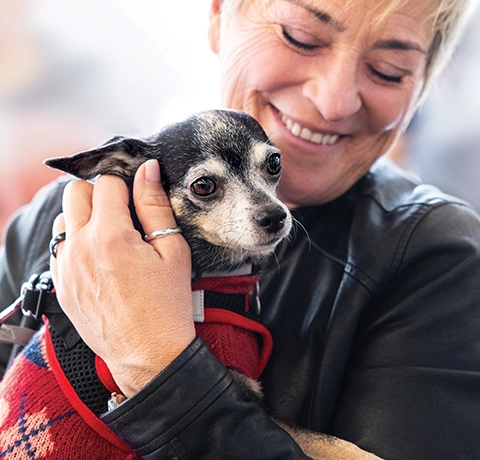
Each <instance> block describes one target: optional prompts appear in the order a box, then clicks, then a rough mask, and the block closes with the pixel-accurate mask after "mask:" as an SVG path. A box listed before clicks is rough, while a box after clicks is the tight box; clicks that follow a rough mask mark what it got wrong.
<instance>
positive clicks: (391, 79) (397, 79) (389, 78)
mask: <svg viewBox="0 0 480 460" xmlns="http://www.w3.org/2000/svg"><path fill="white" fill-rule="evenodd" d="M369 68H370V72H372V74H373V75H374V76H375V77H378V78H380V79H381V80H383V81H386V82H388V83H402V80H403V75H389V74H386V73H383V72H380V71H378V70H377V69H375V67H373V66H369Z"/></svg>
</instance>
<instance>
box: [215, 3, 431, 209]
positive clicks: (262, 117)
mask: <svg viewBox="0 0 480 460" xmlns="http://www.w3.org/2000/svg"><path fill="white" fill-rule="evenodd" d="M433 1H434V0H427V1H423V0H422V1H421V2H419V1H418V0H411V1H410V2H409V3H408V4H407V5H406V6H405V7H402V8H401V9H399V10H396V11H395V12H394V13H392V14H390V15H388V17H387V18H386V19H385V20H383V21H382V22H379V21H375V19H376V18H377V19H378V13H375V12H372V10H371V8H368V5H367V6H363V7H360V6H349V7H348V9H346V8H345V4H346V2H347V0H273V1H269V2H265V1H261V0H253V1H251V2H250V6H249V7H248V8H247V10H246V11H245V12H244V13H234V14H233V15H232V16H231V17H228V19H227V18H225V17H222V16H220V14H219V12H218V7H219V5H218V4H219V3H221V1H220V0H213V5H212V12H211V22H210V41H211V46H212V49H213V50H214V51H215V52H217V53H218V55H219V58H220V63H221V68H222V100H223V103H224V105H225V106H226V107H229V108H234V109H239V110H244V111H246V112H248V113H250V114H251V115H252V116H254V117H255V118H256V119H257V120H258V121H259V122H260V124H261V125H262V126H263V128H264V129H265V131H266V132H267V134H268V135H269V136H270V138H271V140H272V141H273V142H274V143H275V145H276V146H277V147H279V148H280V150H281V151H282V161H283V165H284V169H283V176H282V180H281V182H280V185H279V189H278V192H279V196H280V197H281V198H282V200H283V201H284V202H285V203H286V204H287V205H289V206H290V207H299V206H305V205H313V204H321V203H325V202H327V201H330V200H332V199H334V198H336V197H338V196H340V195H341V194H342V193H344V192H345V191H346V190H348V189H349V188H350V187H351V186H352V185H353V184H354V183H355V182H356V181H357V180H358V179H359V178H360V177H361V176H362V175H363V174H365V173H366V172H367V171H368V169H369V168H370V166H371V165H372V164H373V163H374V161H375V160H376V159H377V158H378V157H380V156H381V155H382V154H384V153H385V152H386V151H387V150H388V149H389V147H390V146H391V145H392V144H393V142H394V141H395V139H396V138H397V137H398V134H399V133H400V132H401V131H402V130H403V129H404V127H405V124H406V122H407V121H408V120H409V119H410V118H411V116H412V114H413V111H414V109H415V106H416V103H417V101H418V98H419V95H420V93H421V90H422V85H423V80H424V74H425V67H426V62H427V50H428V48H429V46H430V42H431V22H430V21H425V18H426V17H427V16H428V14H429V13H430V12H431V9H432V7H433ZM378 3H379V2H378V1H376V0H372V1H371V5H375V4H377V5H378ZM419 3H420V5H419Z"/></svg>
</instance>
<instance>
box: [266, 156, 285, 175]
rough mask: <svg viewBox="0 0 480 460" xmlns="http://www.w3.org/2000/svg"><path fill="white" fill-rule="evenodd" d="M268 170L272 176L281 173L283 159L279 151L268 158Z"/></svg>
mask: <svg viewBox="0 0 480 460" xmlns="http://www.w3.org/2000/svg"><path fill="white" fill-rule="evenodd" d="M267 171H268V173H269V174H271V175H272V176H276V175H277V174H280V172H281V171H282V161H281V159H280V154H279V153H274V154H272V155H270V156H269V157H268V159H267Z"/></svg>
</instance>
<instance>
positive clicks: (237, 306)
mask: <svg viewBox="0 0 480 460" xmlns="http://www.w3.org/2000/svg"><path fill="white" fill-rule="evenodd" d="M204 295H205V300H204V303H205V307H206V308H221V309H223V310H230V311H233V312H235V313H238V314H239V315H242V316H245V317H247V318H249V319H253V320H255V321H258V316H257V315H256V314H255V313H254V312H252V311H251V310H250V311H248V312H246V311H245V294H224V293H222V292H215V291H205V293H204Z"/></svg>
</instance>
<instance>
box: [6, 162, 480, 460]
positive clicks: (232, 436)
mask: <svg viewBox="0 0 480 460" xmlns="http://www.w3.org/2000/svg"><path fill="white" fill-rule="evenodd" d="M62 189H63V184H62V183H59V184H57V185H54V186H51V187H50V188H48V189H46V190H44V191H42V192H41V193H40V194H39V195H38V197H37V198H36V199H35V201H34V202H33V204H32V205H30V206H29V207H27V208H25V210H24V211H23V212H22V213H21V214H20V215H19V216H18V217H17V218H16V219H15V220H14V221H13V223H12V224H11V226H10V229H9V230H8V232H7V234H6V250H5V251H4V252H3V255H2V258H1V261H0V263H1V266H0V289H1V291H0V299H1V302H2V306H5V305H7V304H9V302H10V301H11V300H12V299H13V298H14V297H15V296H16V295H17V292H18V290H19V286H20V284H21V283H22V282H23V281H24V280H26V279H27V278H28V277H29V275H30V274H31V273H32V272H39V271H42V270H43V269H45V268H46V267H47V260H48V253H47V245H48V240H49V239H50V231H51V230H50V229H51V225H52V220H53V218H54V217H55V216H56V215H57V213H58V212H59V211H60V207H61V203H60V200H61V192H62ZM295 216H296V218H297V219H298V221H299V222H300V223H301V224H302V225H297V226H296V230H295V235H294V236H293V238H292V239H291V240H290V241H287V242H285V244H283V245H282V246H281V247H280V248H279V250H278V251H277V257H276V259H275V260H272V263H271V264H270V266H269V267H268V268H267V269H266V271H265V273H264V276H263V281H262V292H261V297H262V306H263V310H262V320H263V322H264V324H265V325H266V326H267V327H268V328H269V329H270V331H271V333H272V335H273V339H274V351H273V355H272V358H271V360H270V362H269V365H268V367H267V369H266V370H265V372H264V374H263V376H262V382H263V386H264V390H265V394H266V399H265V402H266V406H267V408H268V410H269V411H271V412H272V413H274V414H276V415H277V416H279V417H280V418H282V419H284V420H286V421H288V422H290V423H293V424H297V425H300V426H302V427H308V428H310V429H312V430H316V431H321V432H326V433H331V434H334V435H336V436H338V437H340V438H343V439H347V440H350V441H353V442H354V443H356V444H358V445H360V446H361V447H363V448H365V449H367V450H370V451H373V452H374V453H376V454H377V455H379V456H382V457H385V458H389V459H409V460H411V459H428V460H440V459H445V460H452V459H463V460H465V459H479V458H480V218H479V216H478V215H477V214H476V213H475V212H474V211H473V210H472V209H471V208H470V207H469V206H468V205H467V204H465V203H464V202H462V201H460V200H457V199H454V198H452V197H449V196H446V195H443V194H442V193H440V192H439V191H438V190H437V189H435V188H433V187H430V186H427V185H419V184H416V183H414V182H412V181H411V180H410V179H408V178H406V177H405V176H403V175H402V174H401V173H400V172H399V171H398V170H397V169H396V168H395V167H394V166H393V165H391V164H390V163H389V162H387V161H384V160H381V161H380V162H378V163H377V165H376V166H375V167H374V168H373V169H372V171H371V172H370V173H368V174H367V175H366V176H365V177H363V178H362V179H361V180H360V181H359V182H358V183H357V184H356V185H355V186H354V187H353V188H352V189H351V190H350V191H348V192H347V193H346V194H345V195H344V196H342V197H340V198H338V199H337V200H335V201H333V202H331V203H328V204H326V205H323V206H319V207H312V208H306V209H301V210H297V211H296V212H295ZM307 234H308V236H307ZM102 418H103V420H104V421H105V423H107V424H108V425H109V426H110V427H111V428H112V429H113V430H114V431H116V432H117V433H118V434H119V436H120V437H122V438H123V439H124V440H126V441H127V442H128V443H129V444H130V445H131V446H132V447H133V448H135V449H136V450H137V452H138V453H139V455H141V456H142V457H144V458H147V459H157V458H159V459H160V458H162V459H163V458H165V459H167V458H172V459H242V460H245V459H281V458H282V459H283V458H285V459H291V458H303V454H302V453H301V452H300V451H299V449H298V447H297V446H296V444H295V443H294V442H293V441H292V440H291V438H289V436H288V435H286V433H285V432H284V431H283V430H282V429H280V428H278V427H277V426H276V425H275V424H274V423H273V422H271V421H270V419H269V417H267V416H266V415H265V413H264V411H263V410H262V409H261V408H260V407H259V406H257V405H256V404H255V403H247V402H245V401H244V400H243V398H242V396H241V392H240V390H239V388H238V387H237V385H236V384H235V383H233V382H232V379H231V377H230V375H229V373H228V372H227V371H226V369H225V368H224V367H223V366H222V365H221V364H219V363H218V361H216V360H215V359H214V358H213V356H212V355H211V354H210V352H209V350H208V349H207V347H206V345H205V344H204V343H203V342H202V341H201V340H200V339H196V340H195V341H194V342H193V343H192V344H191V346H190V347H189V348H188V349H187V350H185V352H184V353H183V354H182V355H180V356H179V357H178V358H177V359H176V360H175V361H174V362H173V363H172V364H171V365H170V366H169V367H168V368H167V369H166V370H164V371H163V372H162V373H161V374H159V375H158V376H157V377H156V379H154V380H153V381H152V382H151V383H150V384H149V385H148V386H147V387H145V388H144V389H142V390H141V391H140V392H139V393H137V394H136V395H134V396H133V397H131V398H130V399H128V400H127V401H126V402H125V403H124V404H122V405H120V406H119V407H118V408H117V409H115V410H114V411H112V412H110V413H108V414H106V415H104V416H103V417H102Z"/></svg>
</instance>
